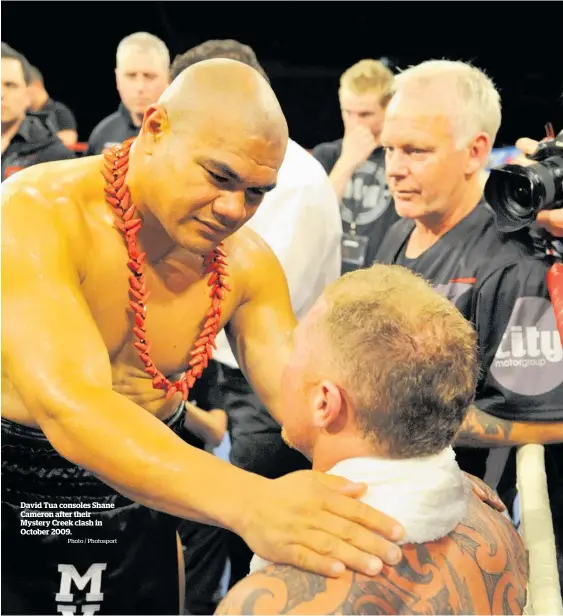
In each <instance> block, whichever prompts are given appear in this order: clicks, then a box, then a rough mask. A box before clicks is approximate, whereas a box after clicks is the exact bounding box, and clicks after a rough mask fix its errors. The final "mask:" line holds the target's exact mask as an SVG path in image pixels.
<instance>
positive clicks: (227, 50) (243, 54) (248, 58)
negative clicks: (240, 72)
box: [170, 39, 270, 83]
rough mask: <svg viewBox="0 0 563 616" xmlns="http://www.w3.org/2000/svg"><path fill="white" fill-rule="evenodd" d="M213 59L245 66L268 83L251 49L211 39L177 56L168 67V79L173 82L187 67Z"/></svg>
mask: <svg viewBox="0 0 563 616" xmlns="http://www.w3.org/2000/svg"><path fill="white" fill-rule="evenodd" d="M213 58H227V59H230V60H237V62H242V63H243V64H247V65H248V66H251V67H252V68H253V69H254V70H256V71H258V72H259V73H260V74H261V75H262V77H264V79H265V80H266V81H267V82H268V83H269V82H270V80H269V79H268V76H267V75H266V73H265V71H264V69H263V68H262V66H260V63H259V62H258V59H257V58H256V54H255V53H254V50H253V49H252V47H249V46H248V45H243V44H242V43H239V42H238V41H235V40H234V39H212V40H209V41H205V43H201V44H200V45H197V46H196V47H192V48H191V49H189V50H188V51H186V52H185V53H183V54H179V55H177V56H176V57H175V58H174V62H172V66H171V67H170V78H171V79H172V80H174V79H176V77H178V75H179V74H180V73H181V72H182V71H184V70H185V69H187V68H188V67H189V66H192V65H193V64H196V63H197V62H201V61H202V60H211V59H213Z"/></svg>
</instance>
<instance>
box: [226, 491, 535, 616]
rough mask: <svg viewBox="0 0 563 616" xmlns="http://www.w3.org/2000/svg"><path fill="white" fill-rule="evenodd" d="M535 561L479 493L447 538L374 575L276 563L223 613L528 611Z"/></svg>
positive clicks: (408, 549)
mask: <svg viewBox="0 0 563 616" xmlns="http://www.w3.org/2000/svg"><path fill="white" fill-rule="evenodd" d="M527 570H528V567H527V561H526V554H525V550H524V546H523V544H522V541H521V539H520V538H519V537H518V535H517V533H516V531H515V529H514V528H513V527H512V525H511V524H510V522H509V521H508V520H507V519H506V518H504V517H503V516H502V515H501V514H499V513H498V512H496V511H494V510H493V509H491V508H490V507H489V506H488V505H485V504H484V503H482V502H481V501H479V500H478V499H477V497H475V496H474V495H472V497H471V504H470V506H469V510H468V514H467V516H466V518H465V519H464V520H463V521H462V522H461V523H460V524H459V525H458V526H457V528H456V529H455V530H454V531H453V532H452V533H450V535H448V536H447V537H444V538H443V539H441V540H439V541H435V542H432V543H428V544H423V545H420V544H417V545H414V544H410V545H405V546H403V560H402V561H401V562H400V563H399V564H398V565H396V566H394V567H389V566H387V565H386V566H384V568H383V570H382V572H381V574H380V575H378V576H376V577H375V578H368V577H366V576H364V575H361V574H356V573H352V572H347V573H346V575H344V576H342V577H341V578H339V579H329V578H325V577H322V576H319V575H315V574H311V573H307V572H305V571H301V570H300V569H296V568H294V567H289V566H286V565H270V566H268V567H266V568H265V569H263V570H261V571H259V572H256V573H255V574H253V575H251V576H249V577H247V578H245V579H244V580H243V581H242V582H240V583H239V584H238V585H237V586H235V588H234V589H233V590H231V591H230V593H229V594H228V595H227V597H226V598H225V599H224V600H223V603H222V604H221V605H220V606H219V609H218V610H217V612H216V613H217V614H522V612H523V609H524V606H525V603H526V584H527Z"/></svg>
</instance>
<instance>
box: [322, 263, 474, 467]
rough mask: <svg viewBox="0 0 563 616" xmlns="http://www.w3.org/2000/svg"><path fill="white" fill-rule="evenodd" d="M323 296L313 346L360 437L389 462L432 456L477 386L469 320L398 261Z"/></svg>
mask: <svg viewBox="0 0 563 616" xmlns="http://www.w3.org/2000/svg"><path fill="white" fill-rule="evenodd" d="M324 297H325V299H326V301H327V303H328V308H327V311H326V312H325V313H324V315H323V316H322V317H321V318H320V319H319V321H318V325H317V331H318V333H319V336H320V338H319V341H320V342H319V344H320V345H321V347H320V348H323V346H324V348H325V349H327V353H326V358H327V361H328V362H329V363H328V364H326V365H327V366H330V368H328V369H329V371H330V373H331V376H333V377H334V379H335V381H336V382H337V383H338V385H339V386H340V387H341V388H342V389H343V390H344V391H345V392H346V395H347V397H348V399H349V400H350V401H351V404H352V407H353V409H354V412H355V415H356V421H357V423H358V426H359V427H360V429H361V430H362V431H363V433H364V435H365V436H366V438H368V439H371V440H372V441H373V442H377V443H378V445H382V444H383V445H384V446H385V448H386V450H387V452H388V455H389V456H390V457H396V458H408V457H415V456H422V455H432V454H434V453H437V452H439V451H441V450H442V449H444V448H445V447H447V446H448V445H449V444H451V443H452V441H453V439H454V437H455V434H456V433H457V431H458V429H459V427H460V425H461V423H462V421H463V419H464V417H465V413H466V412H467V409H468V408H469V406H470V405H471V403H472V401H473V397H474V393H475V387H476V384H477V376H478V361H477V347H476V336H475V332H474V331H473V328H472V326H471V324H470V323H469V322H468V321H466V319H465V318H464V317H463V316H462V315H461V313H460V312H459V311H458V310H457V309H456V308H455V306H454V305H453V304H452V303H451V302H449V301H448V300H447V299H446V298H444V297H442V296H441V295H440V294H439V293H437V292H436V291H435V290H434V289H433V288H432V287H431V286H430V285H429V284H428V283H427V282H426V281H425V280H424V279H423V278H421V277H420V276H418V275H416V274H414V273H412V272H411V271H410V270H408V269H407V268H404V267H401V266H398V265H380V264H375V265H373V266H372V267H370V268H368V269H361V270H357V271H355V272H351V273H348V274H345V275H344V276H342V277H341V278H339V279H338V280H337V281H336V282H334V283H333V284H332V285H330V286H329V287H328V288H327V289H326V290H325V293H324ZM316 361H317V362H318V361H319V356H318V355H317V359H316ZM325 370H326V366H325Z"/></svg>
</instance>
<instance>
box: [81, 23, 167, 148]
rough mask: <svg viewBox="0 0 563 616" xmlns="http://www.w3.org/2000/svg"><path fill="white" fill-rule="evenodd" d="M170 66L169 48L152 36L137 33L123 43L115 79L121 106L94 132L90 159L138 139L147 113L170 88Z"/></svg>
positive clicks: (120, 47) (118, 49)
mask: <svg viewBox="0 0 563 616" xmlns="http://www.w3.org/2000/svg"><path fill="white" fill-rule="evenodd" d="M169 66H170V54H169V52H168V48H167V47H166V45H165V44H164V42H163V41H161V40H160V39H159V38H158V37H156V36H154V35H152V34H149V33H148V32H135V33H134V34H130V35H129V36H127V37H125V38H124V39H123V40H122V41H121V42H120V43H119V45H118V47H117V55H116V69H115V79H116V84H117V90H118V92H119V96H120V98H121V104H120V105H119V109H118V110H117V111H116V112H115V113H112V114H111V115H109V116H108V117H107V118H105V119H103V120H102V121H101V122H100V123H99V124H98V125H97V126H96V127H95V128H94V130H93V131H92V133H91V135H90V138H89V139H88V149H87V151H86V154H87V155H90V154H101V153H102V152H103V150H104V149H105V148H108V147H111V146H112V145H114V144H115V143H121V142H122V141H125V140H126V139H130V138H131V137H136V136H137V135H138V133H139V130H140V128H141V122H142V120H143V114H144V112H145V109H146V108H147V107H148V106H149V105H151V104H152V103H155V102H156V101H157V100H158V98H159V97H160V95H161V94H162V93H163V92H164V90H165V89H166V86H167V85H168V81H169V77H168V70H169Z"/></svg>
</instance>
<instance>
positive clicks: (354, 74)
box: [340, 60, 393, 107]
mask: <svg viewBox="0 0 563 616" xmlns="http://www.w3.org/2000/svg"><path fill="white" fill-rule="evenodd" d="M392 88H393V73H392V72H391V71H390V70H389V69H388V68H387V66H385V64H383V62H380V61H379V60H360V61H359V62H356V64H354V65H353V66H351V67H350V68H349V69H347V70H346V71H344V73H342V76H341V77H340V91H343V90H346V91H348V92H352V93H353V94H358V95H362V94H367V93H372V92H373V93H375V94H377V95H378V96H379V99H380V104H381V106H382V107H384V106H385V105H386V104H387V103H388V102H389V99H390V98H391V94H392Z"/></svg>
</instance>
